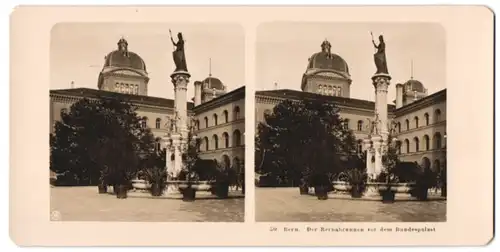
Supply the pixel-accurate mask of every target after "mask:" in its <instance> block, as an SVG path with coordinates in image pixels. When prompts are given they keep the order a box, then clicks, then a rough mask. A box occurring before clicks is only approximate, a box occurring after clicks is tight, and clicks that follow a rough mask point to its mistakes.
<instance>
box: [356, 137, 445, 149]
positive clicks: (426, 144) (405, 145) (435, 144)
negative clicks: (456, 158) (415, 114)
mask: <svg viewBox="0 0 500 252" xmlns="http://www.w3.org/2000/svg"><path fill="white" fill-rule="evenodd" d="M445 135H446V134H445ZM422 141H423V146H421V145H420V139H418V137H414V138H413V141H412V143H410V140H408V139H405V140H404V141H403V142H402V143H401V142H400V144H399V145H398V152H399V154H401V153H411V152H419V151H430V150H431V149H432V150H439V149H441V148H444V145H443V143H442V141H443V137H442V136H441V133H439V132H436V133H435V134H434V137H433V139H432V143H431V139H430V137H429V136H428V135H424V136H423V138H422ZM431 144H432V146H431ZM412 145H413V147H414V149H412V148H411V146H412ZM403 150H404V152H403ZM357 151H358V153H360V152H363V141H362V140H358V144H357Z"/></svg>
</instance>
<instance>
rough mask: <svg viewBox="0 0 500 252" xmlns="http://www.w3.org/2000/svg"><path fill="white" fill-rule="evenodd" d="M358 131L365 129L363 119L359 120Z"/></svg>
mask: <svg viewBox="0 0 500 252" xmlns="http://www.w3.org/2000/svg"><path fill="white" fill-rule="evenodd" d="M358 131H363V121H361V120H359V121H358Z"/></svg>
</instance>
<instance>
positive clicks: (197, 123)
mask: <svg viewBox="0 0 500 252" xmlns="http://www.w3.org/2000/svg"><path fill="white" fill-rule="evenodd" d="M196 129H198V130H200V120H196Z"/></svg>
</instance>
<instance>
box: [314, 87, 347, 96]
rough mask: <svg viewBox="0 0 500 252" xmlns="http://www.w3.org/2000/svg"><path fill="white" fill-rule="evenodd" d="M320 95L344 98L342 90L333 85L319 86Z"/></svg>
mask: <svg viewBox="0 0 500 252" xmlns="http://www.w3.org/2000/svg"><path fill="white" fill-rule="evenodd" d="M318 93H320V94H322V95H330V96H342V89H341V88H340V87H337V86H331V85H319V86H318Z"/></svg>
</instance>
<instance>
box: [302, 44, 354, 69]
mask: <svg viewBox="0 0 500 252" xmlns="http://www.w3.org/2000/svg"><path fill="white" fill-rule="evenodd" d="M330 49H331V45H330V42H328V41H327V40H325V41H323V43H322V44H321V52H317V53H315V54H313V55H312V56H311V57H310V58H309V64H308V65H307V68H308V69H322V70H334V71H338V72H344V73H349V67H348V66H347V63H346V61H345V60H344V59H343V58H342V57H340V56H339V55H337V54H334V53H331V52H330Z"/></svg>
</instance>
